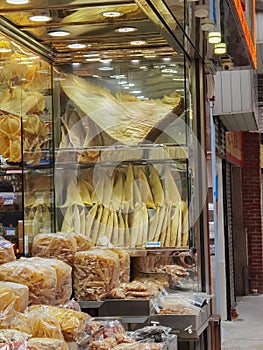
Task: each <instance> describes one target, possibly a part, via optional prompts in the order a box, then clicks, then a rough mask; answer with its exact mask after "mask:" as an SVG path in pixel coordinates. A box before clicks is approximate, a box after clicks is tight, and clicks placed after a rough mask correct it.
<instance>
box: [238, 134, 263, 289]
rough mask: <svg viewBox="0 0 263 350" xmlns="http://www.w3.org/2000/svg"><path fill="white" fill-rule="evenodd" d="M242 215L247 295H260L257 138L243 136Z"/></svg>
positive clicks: (262, 251) (262, 242)
mask: <svg viewBox="0 0 263 350" xmlns="http://www.w3.org/2000/svg"><path fill="white" fill-rule="evenodd" d="M243 157H244V158H243V160H244V164H243V176H242V193H243V215H244V227H245V230H246V231H247V243H248V282H249V292H252V290H253V289H257V290H258V292H259V293H263V238H262V236H263V235H262V223H261V169H260V134H259V133H249V132H244V133H243Z"/></svg>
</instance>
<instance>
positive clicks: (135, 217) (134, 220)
mask: <svg viewBox="0 0 263 350" xmlns="http://www.w3.org/2000/svg"><path fill="white" fill-rule="evenodd" d="M140 216H141V215H140V211H139V210H138V209H137V210H136V209H134V210H133V211H132V212H130V227H131V248H135V247H136V245H137V243H138V242H139V232H140Z"/></svg>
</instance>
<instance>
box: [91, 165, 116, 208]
mask: <svg viewBox="0 0 263 350" xmlns="http://www.w3.org/2000/svg"><path fill="white" fill-rule="evenodd" d="M98 175H99V176H98V180H97V182H96V183H95V187H94V192H93V193H92V195H91V199H92V201H94V200H96V199H97V202H98V203H100V204H105V205H109V203H110V200H111V191H109V189H108V188H109V185H110V184H111V180H110V178H109V176H108V174H107V173H106V171H104V170H102V169H100V172H99V174H98Z"/></svg>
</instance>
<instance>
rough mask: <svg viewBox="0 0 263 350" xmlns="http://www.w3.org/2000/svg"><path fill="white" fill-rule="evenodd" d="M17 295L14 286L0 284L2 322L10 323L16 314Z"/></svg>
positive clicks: (0, 315) (0, 319)
mask: <svg viewBox="0 0 263 350" xmlns="http://www.w3.org/2000/svg"><path fill="white" fill-rule="evenodd" d="M15 302H16V295H15V293H14V291H13V289H12V288H10V287H8V286H5V285H4V284H2V285H1V284H0V322H1V324H8V322H9V321H10V320H11V319H12V318H13V317H14V316H15V308H14V305H15Z"/></svg>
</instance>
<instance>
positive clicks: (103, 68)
mask: <svg viewBox="0 0 263 350" xmlns="http://www.w3.org/2000/svg"><path fill="white" fill-rule="evenodd" d="M98 69H99V70H102V71H107V70H113V67H109V66H103V67H99V68H98Z"/></svg>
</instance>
